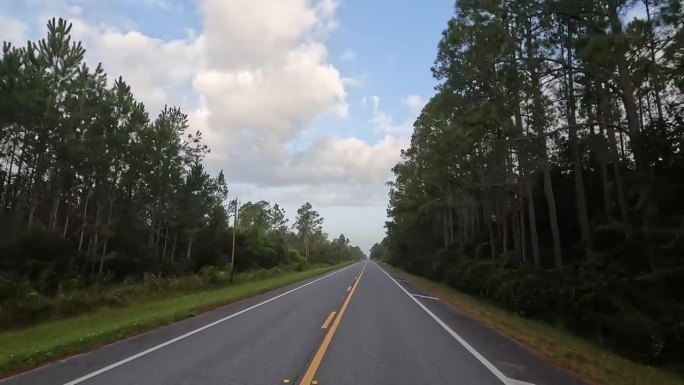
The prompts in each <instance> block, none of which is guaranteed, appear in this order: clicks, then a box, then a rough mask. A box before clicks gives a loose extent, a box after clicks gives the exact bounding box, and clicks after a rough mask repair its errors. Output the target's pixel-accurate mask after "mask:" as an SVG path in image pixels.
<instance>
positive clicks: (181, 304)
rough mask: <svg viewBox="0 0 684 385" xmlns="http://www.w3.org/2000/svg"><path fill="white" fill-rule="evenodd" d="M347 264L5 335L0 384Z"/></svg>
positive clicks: (148, 301)
mask: <svg viewBox="0 0 684 385" xmlns="http://www.w3.org/2000/svg"><path fill="white" fill-rule="evenodd" d="M347 264H348V263H343V264H340V265H335V266H330V267H323V268H317V269H312V270H307V271H303V272H296V273H283V274H280V275H277V276H274V277H270V278H265V279H260V280H255V281H247V282H238V283H235V284H233V285H230V286H227V287H224V288H220V289H213V290H207V291H203V292H197V293H193V294H186V295H183V294H179V295H178V296H174V297H170V298H152V299H142V298H141V299H139V300H136V301H133V302H131V304H130V305H128V306H126V307H123V308H114V309H99V310H96V311H94V312H92V313H89V314H84V315H81V316H78V317H73V318H66V319H61V320H57V321H50V322H46V323H43V324H38V325H35V326H31V327H28V328H25V329H19V330H12V331H8V332H4V333H0V378H2V377H5V376H8V375H10V374H12V373H16V372H20V371H22V370H26V369H29V368H32V367H35V366H38V365H40V364H43V363H46V362H49V361H51V360H54V359H58V358H62V357H66V356H69V355H72V354H76V353H80V352H84V351H87V350H89V349H92V348H94V347H97V346H101V345H104V344H106V343H110V342H114V341H117V340H120V339H123V338H126V337H130V336H133V335H135V334H139V333H141V332H144V331H147V330H151V329H154V328H155V327H159V326H162V325H166V324H170V323H173V322H174V321H178V320H181V319H184V318H188V317H192V316H194V315H196V314H198V313H201V312H203V311H207V310H210V309H213V308H216V307H219V306H221V305H225V304H228V303H231V302H235V301H238V300H241V299H245V298H248V297H252V296H255V295H257V294H261V293H264V292H267V291H270V290H273V289H276V288H279V287H282V286H286V285H289V284H291V283H294V282H297V281H301V280H304V279H307V278H311V277H314V276H317V275H321V274H324V273H327V272H329V271H332V270H335V269H337V268H340V267H342V266H344V265H347Z"/></svg>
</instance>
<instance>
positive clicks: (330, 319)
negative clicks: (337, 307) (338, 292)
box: [321, 311, 337, 329]
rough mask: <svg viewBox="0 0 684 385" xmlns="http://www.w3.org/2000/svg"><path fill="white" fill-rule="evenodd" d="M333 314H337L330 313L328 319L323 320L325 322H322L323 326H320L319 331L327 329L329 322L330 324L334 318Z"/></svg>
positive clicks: (334, 312)
mask: <svg viewBox="0 0 684 385" xmlns="http://www.w3.org/2000/svg"><path fill="white" fill-rule="evenodd" d="M335 314H337V312H336V311H332V312H330V315H328V318H326V319H325V322H323V325H322V326H321V329H327V328H328V325H330V322H332V320H333V317H335Z"/></svg>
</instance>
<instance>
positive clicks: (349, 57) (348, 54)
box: [340, 49, 356, 63]
mask: <svg viewBox="0 0 684 385" xmlns="http://www.w3.org/2000/svg"><path fill="white" fill-rule="evenodd" d="M340 59H341V60H342V61H343V62H347V63H355V62H356V52H354V51H353V50H351V49H346V50H344V52H342V55H341V56H340Z"/></svg>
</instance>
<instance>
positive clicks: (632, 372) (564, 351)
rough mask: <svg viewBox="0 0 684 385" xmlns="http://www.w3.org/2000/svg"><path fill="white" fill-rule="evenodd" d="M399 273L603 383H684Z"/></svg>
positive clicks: (562, 364)
mask: <svg viewBox="0 0 684 385" xmlns="http://www.w3.org/2000/svg"><path fill="white" fill-rule="evenodd" d="M385 266H386V267H388V268H389V269H391V270H392V271H394V272H395V273H396V274H397V275H399V276H401V277H402V278H404V279H406V280H408V281H410V282H411V283H413V284H414V285H416V286H417V287H419V288H420V289H422V290H424V291H426V292H428V293H432V295H434V296H436V297H439V298H440V299H442V300H444V301H446V302H447V303H449V304H451V305H452V306H455V307H457V308H458V309H461V310H462V311H465V312H466V313H468V314H469V315H471V316H472V317H474V318H476V319H478V320H479V321H481V322H483V323H484V324H486V325H487V326H489V327H491V328H492V329H494V330H497V331H498V332H499V333H501V334H503V335H506V336H508V337H509V338H512V339H514V340H515V341H518V342H519V343H521V344H522V345H524V346H526V347H528V348H530V349H531V350H532V351H534V352H536V353H537V354H538V355H540V356H541V357H543V358H545V359H547V360H549V361H551V362H553V363H555V364H556V365H558V366H560V367H562V368H565V369H567V370H569V371H571V372H574V373H577V374H578V375H579V376H580V377H583V378H585V379H587V380H588V381H590V382H592V383H594V384H600V385H617V384H620V385H684V378H682V377H680V376H678V375H677V374H675V373H671V372H668V371H666V370H663V369H659V368H653V367H650V366H646V365H642V364H639V363H636V362H633V361H630V360H628V359H626V358H624V357H621V356H618V355H616V354H614V353H611V352H609V351H606V350H604V349H601V348H600V347H598V346H596V345H594V344H592V343H591V342H589V341H586V340H584V339H582V338H579V337H577V336H575V335H572V334H570V333H567V332H565V331H563V330H559V329H556V328H554V327H551V326H550V325H547V324H545V323H542V322H538V321H535V320H531V319H527V318H522V317H519V316H516V315H514V314H512V313H510V312H507V311H505V310H502V309H500V308H498V307H497V306H495V305H493V304H491V303H489V302H487V301H484V300H482V299H479V298H476V297H472V296H469V295H466V294H463V293H460V292H458V291H456V290H454V289H452V288H450V287H448V286H445V285H442V284H439V283H436V282H433V281H430V280H427V279H425V278H422V277H419V276H416V275H413V274H409V273H407V272H405V271H403V270H400V269H397V268H394V267H391V266H388V265H386V264H385Z"/></svg>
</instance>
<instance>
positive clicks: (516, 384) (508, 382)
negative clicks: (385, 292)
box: [375, 263, 534, 385]
mask: <svg viewBox="0 0 684 385" xmlns="http://www.w3.org/2000/svg"><path fill="white" fill-rule="evenodd" d="M375 266H378V264H377V263H376V264H375ZM378 268H379V269H380V270H381V271H382V272H383V273H385V275H387V277H389V279H391V280H392V282H394V283H395V284H396V285H397V286H399V288H400V289H401V290H402V291H403V292H404V293H406V295H408V296H409V298H411V299H412V300H413V301H414V302H415V303H417V304H418V306H420V307H421V308H422V309H423V310H425V312H426V313H428V315H429V316H430V317H432V319H434V320H435V321H436V322H437V323H438V324H439V326H441V327H442V328H443V329H444V330H446V331H447V332H448V333H449V334H451V336H452V337H454V339H455V340H456V341H458V343H460V344H461V345H462V346H463V347H464V348H465V349H466V350H467V351H468V352H469V353H470V354H472V355H473V357H475V358H476V359H477V360H478V361H480V363H482V365H484V366H485V367H486V368H487V369H488V370H489V371H490V372H492V374H493V375H494V376H496V378H498V379H499V381H501V382H502V383H503V384H505V385H534V384H531V383H529V382H522V381H518V380H514V379H512V378H508V377H506V375H505V374H503V373H502V372H501V371H500V370H499V369H497V368H496V366H494V365H492V363H491V362H489V360H487V359H486V358H484V356H483V355H482V354H480V352H478V351H477V350H475V348H473V347H472V346H470V344H469V343H468V342H466V340H464V339H463V338H462V337H461V336H459V335H458V333H456V332H455V331H453V330H452V329H451V328H450V327H449V326H448V325H447V324H445V323H444V321H442V320H441V319H439V317H437V316H436V315H435V314H434V313H433V312H431V311H430V309H428V308H427V307H426V306H425V305H423V304H422V303H421V302H420V301H418V300H417V299H416V298H415V297H414V296H413V295H411V293H409V292H408V291H407V290H406V289H404V287H403V286H401V285H400V284H399V282H397V281H396V280H395V279H394V278H392V276H391V275H389V274H388V273H387V272H386V271H385V270H384V269H383V268H382V267H380V266H378Z"/></svg>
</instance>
